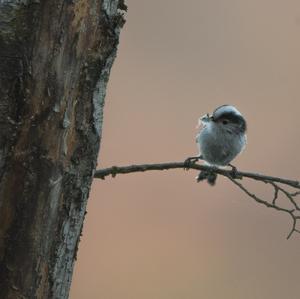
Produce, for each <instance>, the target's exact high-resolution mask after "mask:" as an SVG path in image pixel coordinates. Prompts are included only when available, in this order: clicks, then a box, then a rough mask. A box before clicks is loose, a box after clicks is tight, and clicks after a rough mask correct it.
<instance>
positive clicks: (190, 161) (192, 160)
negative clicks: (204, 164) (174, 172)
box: [183, 156, 202, 170]
mask: <svg viewBox="0 0 300 299" xmlns="http://www.w3.org/2000/svg"><path fill="white" fill-rule="evenodd" d="M201 159H202V156H196V157H189V158H187V159H185V161H184V162H183V163H184V166H185V168H184V169H185V170H189V168H190V167H191V165H192V164H195V163H196V162H197V161H199V160H201Z"/></svg>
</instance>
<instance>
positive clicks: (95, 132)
mask: <svg viewBox="0 0 300 299" xmlns="http://www.w3.org/2000/svg"><path fill="white" fill-rule="evenodd" d="M125 8H126V6H125V5H124V3H123V1H121V0H120V1H119V0H102V1H99V0H74V1H72V0H69V1H67V0H64V1H63V0H41V1H38V0H0V298H1V299H5V298H9V299H12V298H13V299H16V298H60V299H61V298H67V297H68V293H69V288H70V283H71V277H72V271H73V264H74V260H75V258H76V251H77V246H78V241H79V237H80V233H81V229H82V225H83V220H84V215H85V209H86V204H87V199H88V194H89V189H90V185H91V181H92V178H93V174H94V171H95V168H96V161H97V154H98V150H99V144H100V139H101V128H102V114H103V104H104V97H105V89H106V83H107V81H108V77H109V72H110V68H111V66H112V63H113V60H114V58H115V55H116V48H117V44H118V37H119V31H120V27H121V26H122V25H123V22H124V20H123V17H122V13H121V10H122V9H125Z"/></svg>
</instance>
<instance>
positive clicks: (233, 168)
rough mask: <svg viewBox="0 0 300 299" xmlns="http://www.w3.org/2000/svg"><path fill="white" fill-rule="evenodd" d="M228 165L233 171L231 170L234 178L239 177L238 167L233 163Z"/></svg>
mask: <svg viewBox="0 0 300 299" xmlns="http://www.w3.org/2000/svg"><path fill="white" fill-rule="evenodd" d="M228 166H230V167H231V171H230V176H231V177H232V178H233V179H236V178H237V177H238V175H237V173H238V170H237V168H236V167H235V166H234V165H232V164H228Z"/></svg>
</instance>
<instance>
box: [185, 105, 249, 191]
mask: <svg viewBox="0 0 300 299" xmlns="http://www.w3.org/2000/svg"><path fill="white" fill-rule="evenodd" d="M199 124H200V125H201V130H200V131H199V133H198V134H197V137H196V142H197V145H198V149H199V152H200V153H199V156H196V157H190V158H188V159H187V160H186V161H187V163H191V161H193V162H196V161H198V160H199V159H202V160H204V161H205V163H206V164H208V165H211V166H214V167H224V166H227V165H229V166H231V167H232V169H233V170H236V168H235V167H234V166H233V165H231V164H230V162H231V161H232V160H233V159H234V158H235V157H236V156H237V155H238V154H239V153H240V152H241V151H242V150H243V149H244V148H245V145H246V141H247V137H246V128H247V125H246V121H245V119H244V117H243V116H242V114H241V113H240V112H239V111H238V110H237V109H236V108H235V107H234V106H230V105H223V106H220V107H218V108H217V109H216V110H215V111H214V112H213V114H212V115H211V116H210V115H209V114H207V115H205V116H203V117H201V118H200V119H199ZM196 179H197V182H200V181H203V180H206V179H207V181H208V183H209V184H210V185H212V186H213V185H214V184H215V182H216V179H217V175H216V174H215V173H213V172H207V171H201V172H200V173H199V175H198V176H197V178H196Z"/></svg>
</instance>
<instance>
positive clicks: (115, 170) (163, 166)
mask: <svg viewBox="0 0 300 299" xmlns="http://www.w3.org/2000/svg"><path fill="white" fill-rule="evenodd" d="M178 168H181V169H195V170H204V171H211V172H214V173H217V174H220V175H223V176H226V177H228V175H232V170H226V169H221V168H214V167H210V166H206V165H200V164H195V163H193V164H190V165H188V166H187V165H186V163H184V162H168V163H158V164H140V165H130V166H121V167H120V166H112V167H109V168H104V169H99V170H96V172H95V174H94V177H95V178H99V179H105V177H106V176H109V175H112V176H113V177H114V176H116V175H117V174H121V173H122V174H125V173H133V172H143V171H150V170H168V169H178ZM234 176H235V177H236V178H240V179H241V178H243V177H245V178H249V179H253V180H257V181H270V182H277V183H281V184H285V185H288V186H291V187H294V188H296V189H299V190H300V182H299V181H295V180H289V179H284V178H280V177H274V176H268V175H263V174H258V173H252V172H244V171H236V172H235V173H234Z"/></svg>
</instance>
